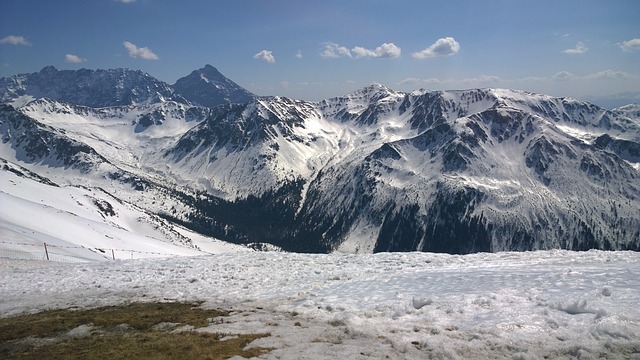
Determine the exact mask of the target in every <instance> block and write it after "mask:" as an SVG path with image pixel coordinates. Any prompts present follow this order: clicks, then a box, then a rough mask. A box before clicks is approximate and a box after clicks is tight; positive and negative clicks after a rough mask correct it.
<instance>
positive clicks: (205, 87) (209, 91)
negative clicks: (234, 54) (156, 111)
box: [173, 65, 256, 107]
mask: <svg viewBox="0 0 640 360" xmlns="http://www.w3.org/2000/svg"><path fill="white" fill-rule="evenodd" d="M173 88H174V89H175V90H176V91H177V92H178V93H180V94H181V95H182V96H184V97H185V98H186V99H187V100H189V101H191V102H193V103H195V104H198V105H202V106H206V107H215V106H218V105H223V104H242V103H248V102H250V101H251V100H253V98H255V97H256V96H255V95H253V94H252V93H250V92H249V91H247V90H245V89H244V88H242V87H241V86H239V85H238V84H236V83H234V82H233V81H231V80H229V79H228V78H226V77H225V76H224V75H222V74H221V73H220V72H219V71H218V69H216V68H215V67H213V66H211V65H206V66H205V67H203V68H202V69H198V70H194V71H193V72H192V73H191V74H190V75H188V76H185V77H183V78H180V79H178V81H176V83H175V84H174V85H173Z"/></svg>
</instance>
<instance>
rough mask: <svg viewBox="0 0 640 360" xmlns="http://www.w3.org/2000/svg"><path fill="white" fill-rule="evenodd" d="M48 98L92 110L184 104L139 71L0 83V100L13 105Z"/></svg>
mask: <svg viewBox="0 0 640 360" xmlns="http://www.w3.org/2000/svg"><path fill="white" fill-rule="evenodd" d="M39 98H49V99H53V100H58V101H61V102H67V103H71V104H76V105H84V106H91V107H95V108H101V107H108V106H124V105H132V104H149V103H156V102H161V101H166V100H173V101H178V102H184V103H186V102H187V100H186V99H184V98H183V97H182V96H181V95H179V94H177V93H176V92H175V91H174V90H173V89H172V88H171V87H170V86H169V85H168V84H166V83H165V82H162V81H160V80H158V79H156V78H154V77H152V76H151V75H149V74H147V73H145V72H142V71H140V70H129V69H112V70H89V69H81V70H57V69H56V68H55V67H53V66H47V67H45V68H43V69H42V70H40V72H37V73H32V74H20V75H16V76H12V77H8V78H2V79H0V100H1V101H2V102H3V103H14V104H16V105H20V104H25V103H26V102H28V101H30V100H33V99H39Z"/></svg>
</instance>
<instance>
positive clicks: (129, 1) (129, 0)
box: [115, 0, 136, 4]
mask: <svg viewBox="0 0 640 360" xmlns="http://www.w3.org/2000/svg"><path fill="white" fill-rule="evenodd" d="M115 1H116V2H119V3H123V4H131V3H134V2H136V0H115Z"/></svg>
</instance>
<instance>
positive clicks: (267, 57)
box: [253, 50, 276, 64]
mask: <svg viewBox="0 0 640 360" xmlns="http://www.w3.org/2000/svg"><path fill="white" fill-rule="evenodd" d="M253 58H254V59H258V60H263V61H265V62H268V63H269V64H275V62H276V58H275V57H274V56H273V52H272V51H269V50H262V51H260V52H259V53H257V54H255V55H253Z"/></svg>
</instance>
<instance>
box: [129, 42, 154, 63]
mask: <svg viewBox="0 0 640 360" xmlns="http://www.w3.org/2000/svg"><path fill="white" fill-rule="evenodd" d="M122 45H123V46H124V47H125V49H127V52H128V53H129V56H130V57H132V58H134V59H144V60H160V57H158V55H156V54H155V53H154V52H153V51H151V49H149V48H148V47H138V46H136V45H135V44H133V43H130V42H129V41H125V42H123V43H122Z"/></svg>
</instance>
